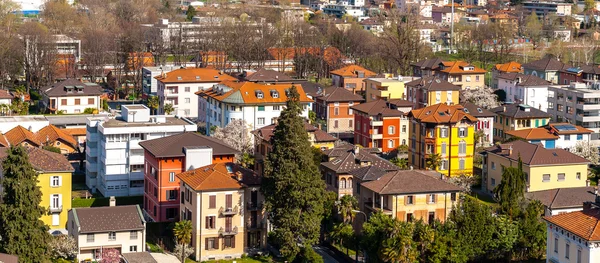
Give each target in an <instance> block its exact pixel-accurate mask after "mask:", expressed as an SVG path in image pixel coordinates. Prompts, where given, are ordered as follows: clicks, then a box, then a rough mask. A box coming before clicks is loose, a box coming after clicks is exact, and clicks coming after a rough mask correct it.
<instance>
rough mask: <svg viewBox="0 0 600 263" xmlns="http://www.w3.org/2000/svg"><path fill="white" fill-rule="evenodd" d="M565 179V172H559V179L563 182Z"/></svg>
mask: <svg viewBox="0 0 600 263" xmlns="http://www.w3.org/2000/svg"><path fill="white" fill-rule="evenodd" d="M564 180H565V174H564V173H559V174H558V181H559V182H561V181H564Z"/></svg>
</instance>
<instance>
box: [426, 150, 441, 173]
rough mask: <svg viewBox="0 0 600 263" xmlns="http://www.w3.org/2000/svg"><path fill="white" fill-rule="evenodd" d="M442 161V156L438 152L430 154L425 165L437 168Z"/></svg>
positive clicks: (430, 168) (431, 168)
mask: <svg viewBox="0 0 600 263" xmlns="http://www.w3.org/2000/svg"><path fill="white" fill-rule="evenodd" d="M441 163H442V158H441V157H440V154H438V153H435V154H430V155H429V156H428V157H427V159H425V167H426V168H427V169H429V170H436V169H437V168H438V167H439V166H440V164H441Z"/></svg>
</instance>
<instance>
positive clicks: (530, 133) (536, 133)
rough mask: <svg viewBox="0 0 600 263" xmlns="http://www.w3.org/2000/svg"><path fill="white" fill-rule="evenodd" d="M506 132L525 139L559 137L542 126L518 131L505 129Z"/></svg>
mask: <svg viewBox="0 0 600 263" xmlns="http://www.w3.org/2000/svg"><path fill="white" fill-rule="evenodd" d="M506 134H508V135H510V136H514V137H518V138H523V139H525V140H546V139H558V138H559V137H558V136H557V135H556V134H554V133H552V132H550V131H548V130H547V129H544V128H530V129H525V130H518V131H507V132H506Z"/></svg>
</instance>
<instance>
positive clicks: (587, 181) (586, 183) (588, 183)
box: [585, 179, 590, 187]
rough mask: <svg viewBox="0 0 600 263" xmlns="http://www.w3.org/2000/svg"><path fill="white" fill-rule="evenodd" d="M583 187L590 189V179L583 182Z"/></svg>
mask: <svg viewBox="0 0 600 263" xmlns="http://www.w3.org/2000/svg"><path fill="white" fill-rule="evenodd" d="M585 186H586V187H590V179H588V180H585Z"/></svg>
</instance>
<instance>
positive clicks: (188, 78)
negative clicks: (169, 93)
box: [154, 68, 235, 83]
mask: <svg viewBox="0 0 600 263" xmlns="http://www.w3.org/2000/svg"><path fill="white" fill-rule="evenodd" d="M154 78H155V79H156V80H158V81H160V82H163V83H203V82H204V83H205V82H215V83H218V82H221V81H223V80H235V78H234V77H232V76H229V75H227V74H223V72H221V71H219V70H216V69H212V68H180V69H176V70H173V71H171V72H167V73H164V74H163V75H158V76H156V77H154Z"/></svg>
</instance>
